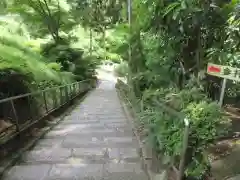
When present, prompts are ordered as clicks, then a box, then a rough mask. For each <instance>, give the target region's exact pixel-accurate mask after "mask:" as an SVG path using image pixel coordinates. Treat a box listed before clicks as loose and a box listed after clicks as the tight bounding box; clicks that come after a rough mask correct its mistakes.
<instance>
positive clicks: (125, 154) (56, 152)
mask: <svg viewBox="0 0 240 180" xmlns="http://www.w3.org/2000/svg"><path fill="white" fill-rule="evenodd" d="M3 179H4V180H50V179H61V180H63V179H68V180H73V179H74V180H75V179H76V180H83V179H84V180H87V179H91V180H93V179H94V180H100V179H101V180H103V179H104V180H120V179H121V180H123V179H124V180H146V179H147V177H146V174H145V173H144V171H143V170H142V168H141V161H140V158H139V155H138V143H137V140H136V139H135V137H133V133H132V129H131V127H130V126H129V125H128V123H127V119H126V116H125V114H124V112H123V110H122V108H121V104H120V101H119V99H118V96H117V92H116V91H115V88H114V83H113V82H110V81H103V82H102V83H101V84H100V86H99V87H98V88H97V89H96V90H94V91H93V92H91V93H90V94H89V96H88V97H87V98H86V99H85V100H84V102H82V103H81V104H80V105H79V106H77V107H76V109H74V110H73V111H72V113H71V114H70V115H68V116H66V117H65V119H64V121H62V123H60V124H59V125H57V126H56V127H55V128H54V129H53V130H52V131H51V132H49V133H48V134H46V136H45V137H44V138H43V139H42V140H40V141H39V142H38V144H37V145H36V146H35V147H34V148H33V149H32V150H30V151H28V152H26V153H25V154H24V155H23V156H22V160H21V161H20V162H19V163H18V164H16V165H15V166H14V167H12V168H11V169H10V170H9V171H8V172H6V173H5V175H4V178H3Z"/></svg>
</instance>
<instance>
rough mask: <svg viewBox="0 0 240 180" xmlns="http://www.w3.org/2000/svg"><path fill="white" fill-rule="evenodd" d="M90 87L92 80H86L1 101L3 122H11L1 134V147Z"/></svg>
mask: <svg viewBox="0 0 240 180" xmlns="http://www.w3.org/2000/svg"><path fill="white" fill-rule="evenodd" d="M90 85H91V81H90V80H84V81H79V82H74V83H71V84H67V85H62V86H56V87H52V88H47V89H44V90H41V91H37V92H33V93H27V94H23V95H18V96H14V97H9V98H6V99H2V100H0V106H1V107H2V108H4V109H3V110H2V116H4V117H3V120H8V119H10V122H11V126H10V127H7V128H5V129H3V130H2V132H0V145H3V144H4V143H6V142H7V141H9V140H10V139H12V138H13V137H15V136H16V135H18V134H20V133H21V132H22V131H24V130H25V129H27V128H29V127H30V126H32V125H33V124H35V123H36V122H38V121H40V120H41V119H42V118H44V117H45V116H47V115H49V114H50V113H51V112H53V111H55V110H56V109H58V108H60V107H62V106H64V105H65V104H66V103H68V102H69V101H71V100H72V99H74V98H75V97H77V96H78V95H79V94H81V93H83V92H85V91H87V90H89V89H90V88H92V85H91V86H90Z"/></svg>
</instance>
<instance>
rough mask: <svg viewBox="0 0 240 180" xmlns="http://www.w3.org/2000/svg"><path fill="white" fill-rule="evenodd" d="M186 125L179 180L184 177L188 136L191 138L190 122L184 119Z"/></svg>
mask: <svg viewBox="0 0 240 180" xmlns="http://www.w3.org/2000/svg"><path fill="white" fill-rule="evenodd" d="M184 124H185V130H184V136H183V148H182V154H181V160H180V164H179V174H178V177H177V180H182V179H183V176H184V170H185V167H184V166H185V159H186V152H187V147H188V136H189V121H188V119H186V118H185V119H184Z"/></svg>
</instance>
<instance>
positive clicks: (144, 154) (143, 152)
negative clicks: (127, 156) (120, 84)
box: [116, 88, 168, 180]
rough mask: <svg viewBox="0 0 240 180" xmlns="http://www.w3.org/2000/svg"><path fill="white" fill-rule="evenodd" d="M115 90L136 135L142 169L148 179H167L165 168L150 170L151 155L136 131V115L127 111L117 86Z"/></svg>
mask: <svg viewBox="0 0 240 180" xmlns="http://www.w3.org/2000/svg"><path fill="white" fill-rule="evenodd" d="M116 91H117V95H118V98H119V100H120V104H121V107H122V109H123V111H124V113H125V115H126V117H127V120H128V122H129V124H130V125H131V129H132V131H133V133H134V136H135V137H136V139H137V141H138V144H139V151H140V152H139V153H140V158H141V161H142V165H143V167H144V171H145V172H146V173H147V175H148V178H149V179H150V180H166V179H168V178H167V172H166V170H163V172H162V173H158V174H156V173H154V172H152V171H151V162H150V161H149V160H151V159H152V155H151V154H150V153H149V151H148V150H147V147H146V146H145V145H144V144H143V142H142V141H141V138H140V136H139V135H138V133H137V128H136V126H135V124H134V120H136V117H134V116H133V115H131V113H130V112H129V110H128V106H127V105H126V103H125V100H124V99H123V97H122V96H121V93H120V91H119V90H118V89H117V88H116Z"/></svg>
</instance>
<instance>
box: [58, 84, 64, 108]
mask: <svg viewBox="0 0 240 180" xmlns="http://www.w3.org/2000/svg"><path fill="white" fill-rule="evenodd" d="M59 90H60V105H59V106H61V105H62V104H63V96H62V87H60V89H59Z"/></svg>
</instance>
